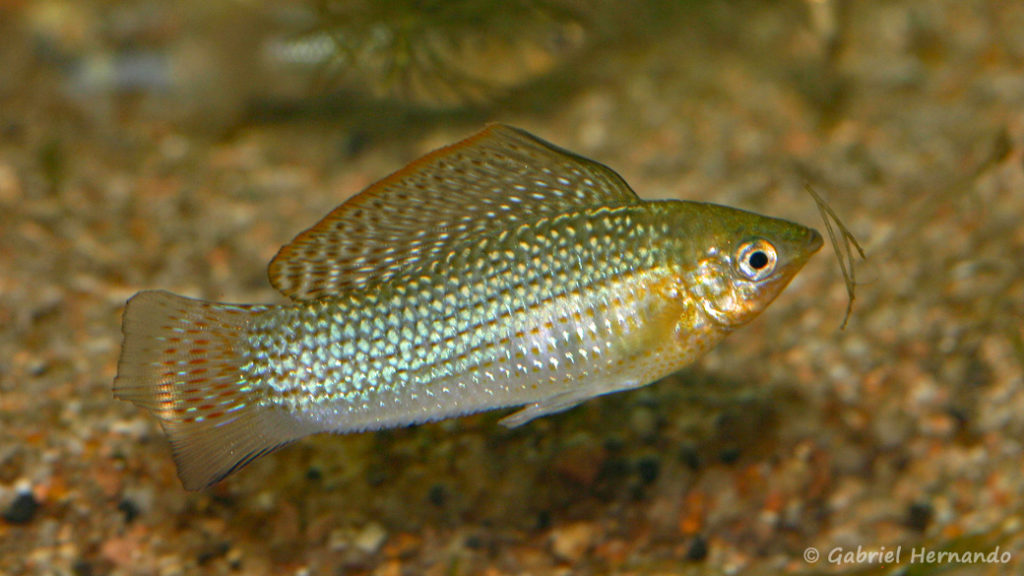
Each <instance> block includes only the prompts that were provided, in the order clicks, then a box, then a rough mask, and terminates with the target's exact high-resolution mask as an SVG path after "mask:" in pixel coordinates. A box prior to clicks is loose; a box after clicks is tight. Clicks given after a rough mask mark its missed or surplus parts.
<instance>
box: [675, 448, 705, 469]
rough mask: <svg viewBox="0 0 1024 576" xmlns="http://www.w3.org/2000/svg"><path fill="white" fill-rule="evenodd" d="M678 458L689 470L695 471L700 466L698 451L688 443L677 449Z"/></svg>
mask: <svg viewBox="0 0 1024 576" xmlns="http://www.w3.org/2000/svg"><path fill="white" fill-rule="evenodd" d="M679 460H680V462H682V463H683V464H686V467H687V468H689V469H690V470H693V471H697V470H698V469H699V468H700V464H701V462H700V453H698V452H697V449H696V448H695V447H693V446H691V445H689V444H687V445H685V446H683V447H682V448H680V449H679Z"/></svg>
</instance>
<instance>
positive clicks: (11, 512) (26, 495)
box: [3, 491, 39, 524]
mask: <svg viewBox="0 0 1024 576" xmlns="http://www.w3.org/2000/svg"><path fill="white" fill-rule="evenodd" d="M38 509H39V502H37V501H36V498H35V496H33V495H32V492H30V491H23V492H19V493H18V495H17V496H15V497H14V501H12V502H11V504H10V506H8V507H7V509H6V510H4V513H3V518H4V520H5V521H7V523H8V524H28V523H29V522H31V521H32V518H33V517H34V516H35V515H36V510H38Z"/></svg>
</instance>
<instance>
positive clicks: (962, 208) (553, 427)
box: [0, 0, 1024, 576]
mask: <svg viewBox="0 0 1024 576" xmlns="http://www.w3.org/2000/svg"><path fill="white" fill-rule="evenodd" d="M817 4H818V3H813V2H812V3H802V2H795V1H794V2H776V3H755V2H745V3H738V4H729V3H710V4H707V5H701V6H697V7H694V8H693V12H692V13H691V12H689V11H683V13H681V14H674V15H673V17H672V18H673V20H672V21H671V22H663V23H661V26H659V27H658V29H657V31H656V32H652V33H651V34H650V35H647V36H646V37H644V35H642V34H636V32H637V31H636V30H633V31H632V32H631V35H630V36H629V37H628V38H623V39H622V40H621V41H619V42H611V41H608V42H605V43H606V45H602V46H598V47H595V48H593V50H592V51H591V53H590V54H589V56H588V57H581V58H580V59H579V60H574V61H573V62H571V63H569V64H568V65H567V68H566V69H565V71H564V72H563V73H564V74H570V75H572V74H575V75H578V76H579V81H578V82H574V83H572V87H571V89H570V88H567V87H562V88H559V89H558V90H556V89H555V88H552V87H548V86H534V87H524V88H522V90H523V96H522V98H520V97H519V96H518V95H517V94H516V93H513V94H511V95H509V96H508V97H507V99H506V100H502V101H500V102H499V103H498V104H496V105H494V106H493V107H491V108H487V109H485V110H483V111H480V110H477V111H475V112H465V111H463V112H459V113H454V114H412V113H395V110H396V109H400V108H394V107H390V106H387V107H375V106H361V107H358V108H354V109H353V110H351V111H346V110H345V109H344V106H341V107H340V108H341V109H340V110H339V106H337V105H336V104H335V105H331V106H328V108H329V110H328V111H324V110H322V109H320V108H318V106H320V104H316V103H313V104H308V108H304V106H306V105H304V104H303V100H302V99H299V100H298V103H297V104H295V103H294V99H295V96H294V95H292V94H288V95H287V97H288V98H292V99H293V108H294V109H297V110H299V111H300V113H294V114H285V115H284V118H279V117H277V116H274V117H273V118H272V119H268V117H267V115H266V114H265V113H262V114H256V115H255V116H252V115H247V114H246V113H245V110H247V109H248V108H247V107H248V106H249V104H251V102H252V101H253V100H254V99H258V96H259V95H260V94H259V91H260V90H261V89H262V88H261V86H263V84H261V82H257V81H251V82H248V83H247V82H246V81H245V80H244V79H243V80H238V78H237V77H235V76H233V75H231V74H228V73H226V72H225V73H223V74H216V73H214V74H209V75H207V76H204V78H205V79H204V81H203V82H205V83H206V84H204V87H205V89H204V90H193V91H188V90H183V91H181V93H179V92H176V87H179V86H178V85H176V84H174V82H175V81H176V80H174V78H177V77H176V76H174V75H169V76H168V78H169V79H170V80H168V82H169V83H170V87H169V88H167V87H161V86H158V85H156V84H152V83H151V84H150V85H145V84H143V85H141V86H136V87H133V88H130V89H129V88H125V87H123V86H122V87H117V86H115V85H113V84H111V83H110V82H108V83H107V84H104V83H103V81H102V80H96V79H95V78H93V77H88V78H93V83H92V84H90V83H89V82H86V81H85V80H83V78H86V77H83V76H81V73H80V71H81V70H82V69H83V66H84V64H82V63H83V62H91V61H92V60H91V59H102V58H104V57H111V54H116V53H123V52H124V51H125V50H128V52H129V53H131V50H136V51H139V52H144V51H146V50H149V49H152V50H153V51H154V53H157V54H172V55H176V56H174V58H177V59H178V60H174V62H175V66H179V65H180V66H186V65H188V64H189V63H191V65H195V66H198V64H197V63H196V61H195V60H189V59H188V58H185V57H184V56H181V54H190V55H193V56H192V57H194V51H195V50H197V49H199V48H201V49H202V50H207V51H209V53H210V58H209V59H208V60H204V59H202V58H200V59H199V62H204V63H207V64H209V66H210V67H211V69H213V70H214V71H215V72H216V70H217V68H216V67H217V66H221V65H225V66H226V65H227V64H223V63H224V62H232V61H233V60H232V59H233V58H235V59H237V58H238V54H237V53H230V52H228V54H227V55H226V56H225V55H224V54H222V53H220V52H217V49H218V47H221V48H222V49H223V50H225V51H228V48H223V46H225V43H223V42H220V41H218V38H217V35H216V34H215V33H214V32H213V31H211V30H210V29H208V28H204V29H199V30H198V31H195V30H193V29H191V28H190V27H189V26H190V22H192V21H191V20H188V19H185V20H183V21H174V20H173V19H172V20H171V23H170V24H167V25H166V26H162V25H156V24H153V23H152V22H151V23H149V24H143V25H140V24H138V22H137V21H135V20H131V19H130V18H129V16H133V15H134V16H138V18H140V19H144V18H146V17H147V16H146V15H147V14H150V16H149V17H153V16H152V14H151V13H152V12H153V10H150V9H151V8H152V6H149V5H147V4H146V3H144V2H143V3H134V4H131V5H126V6H125V7H124V8H123V9H120V10H114V9H110V8H106V9H103V10H101V9H100V8H99V7H97V8H95V9H93V8H89V7H87V6H84V5H78V4H73V3H68V4H63V3H61V2H46V3H35V4H33V3H22V2H2V1H0V327H2V328H0V517H2V519H0V567H2V568H0V571H3V572H4V573H5V574H75V575H102V574H112V575H113V574H118V575H120V574H125V575H127V574H132V575H136V574H153V575H166V576H171V575H176V574H193V573H203V574H375V575H380V576H391V575H406V574H408V575H413V574H433V575H449V574H458V575H464V574H465V575H468V574H488V575H495V576H497V575H505V574H508V575H512V574H605V573H610V574H738V573H743V574H777V573H792V574H821V573H826V574H843V573H856V574H888V573H890V572H891V571H892V570H893V565H894V564H896V561H897V560H898V561H899V562H900V563H902V565H903V566H904V567H906V566H910V565H911V563H913V568H914V570H920V572H913V573H914V574H931V573H938V572H941V573H942V574H1010V573H1017V572H1019V571H1020V570H1022V569H1024V525H1022V523H1021V522H1022V517H1021V513H1022V506H1021V501H1022V498H1024V453H1022V446H1021V442H1022V439H1024V376H1022V374H1024V257H1022V254H1024V226H1022V224H1021V223H1022V221H1024V35H1022V34H1021V33H1020V31H1021V30H1024V5H1022V4H1019V3H1014V2H995V1H992V2H983V1H961V0H948V1H944V2H882V1H878V2H874V1H858V2H849V3H848V4H845V5H844V6H843V7H842V9H841V10H839V11H838V13H837V14H835V16H836V17H837V18H838V19H839V20H838V28H837V29H836V30H835V31H832V30H831V29H830V28H829V27H828V25H827V23H826V24H820V23H819V24H817V25H816V24H815V23H814V20H813V18H811V16H810V12H809V7H810V6H814V5H817ZM822 4H828V3H822ZM188 5H191V4H188ZM72 6H75V8H74V10H72ZM147 6H149V8H147ZM238 6H243V4H239V5H238ZM197 9H198V7H197ZM147 10H150V11H149V12H147ZM69 11H70V12H72V13H73V17H68V16H67V14H68V13H69ZM156 12H157V13H158V14H159V10H157V11H156ZM126 22H127V23H126ZM132 22H135V24H134V25H135V26H141V27H142V28H143V29H144V30H146V31H147V32H146V34H144V35H142V36H143V38H141V39H139V38H135V40H138V41H139V44H137V45H134V48H131V49H128V48H126V47H124V46H121V47H119V50H120V51H121V52H117V50H114V48H112V47H111V44H110V40H109V39H110V36H111V35H114V36H116V34H117V30H119V29H120V28H118V26H121V27H125V26H130V25H132V24H131V23H132ZM72 24H74V25H72ZM147 26H148V27H147ZM210 28H213V29H214V30H216V28H215V27H210ZM257 32H258V31H254V32H253V34H252V35H253V42H256V43H258V42H259V38H260V36H259V34H258V33H257ZM605 33H607V31H606V32H605ZM211 35H212V39H211ZM195 38H200V39H203V42H193V40H194V39H195ZM48 43H49V44H48ZM50 44H53V45H54V46H56V47H58V48H60V50H56V49H55V48H54V46H51V45H50ZM140 46H141V47H140ZM183 46H187V48H188V49H187V50H186V49H185V48H183ZM196 46H198V47H199V48H196ZM231 46H232V48H231V50H237V49H238V48H237V46H235V45H233V44H232V45H231ZM62 51H63V52H62ZM57 53H59V54H63V55H64V57H57V56H55V54H57ZM200 53H203V52H200ZM203 54H205V53H203ZM88 78H86V80H87V79H88ZM262 81H263V82H265V79H263V80H262ZM218 82H220V84H218ZM529 90H533V91H534V92H528V91H529ZM537 91H540V94H541V95H540V96H538V95H537ZM254 93H255V94H256V96H254ZM210 94H220V95H221V96H222V97H219V98H217V99H211V100H206V99H205V98H207V97H209V96H210ZM524 101H528V102H529V104H523V102H524ZM271 120H273V121H271ZM487 120H500V121H503V122H508V123H511V124H514V125H517V126H521V127H523V128H525V129H527V130H530V131H532V132H534V133H536V134H538V135H540V136H542V137H544V138H546V139H548V140H551V141H553V142H556V143H558V144H559V145H562V146H564V147H566V148H568V149H570V150H574V151H576V152H579V153H581V154H583V155H586V156H588V157H591V158H594V159H597V160H599V161H602V162H604V163H606V164H608V165H609V166H611V167H613V168H615V169H616V170H618V171H619V172H620V173H621V174H622V175H623V176H624V177H625V178H626V180H627V181H629V182H630V183H631V185H632V186H633V187H634V188H635V189H636V190H637V191H638V193H639V194H640V195H641V196H644V197H648V198H684V199H693V200H703V201H712V202H717V203H722V204H729V205H734V206H737V207H742V208H745V209H750V210H754V211H758V212H763V213H767V214H771V215H775V216H780V217H785V218H789V219H793V220H796V221H799V222H803V223H805V224H808V225H813V226H819V227H820V219H819V216H818V214H817V211H816V209H815V206H814V203H813V202H812V201H811V199H810V198H809V196H808V195H807V194H806V193H805V192H804V190H803V186H804V184H805V183H810V184H812V185H813V186H814V187H815V188H816V189H817V190H819V191H820V192H821V193H822V194H823V195H824V196H826V197H827V198H828V199H829V200H830V202H831V203H832V206H833V208H834V209H835V210H836V211H837V212H838V214H839V215H840V216H841V217H842V218H843V219H844V220H845V222H846V223H847V225H848V226H849V227H850V228H851V229H852V231H853V232H854V233H855V234H856V235H857V237H858V238H859V239H860V240H861V242H862V244H863V245H864V247H865V249H866V251H867V254H868V259H867V261H866V262H863V263H861V264H860V266H859V268H858V276H857V277H858V280H859V285H858V287H857V301H856V306H855V310H854V315H853V317H852V318H851V319H850V322H849V325H848V326H847V328H846V329H845V330H844V331H839V330H838V327H839V325H840V323H841V321H842V316H843V311H844V308H845V305H846V293H845V288H844V285H843V282H842V277H841V276H840V273H839V268H838V266H837V264H836V262H835V260H834V258H833V255H832V254H831V253H830V248H829V247H826V249H825V250H823V251H822V253H821V254H819V255H818V256H816V257H815V258H814V260H813V261H812V262H811V263H810V264H809V265H808V267H807V268H806V269H805V270H804V271H803V272H802V273H801V275H800V276H799V277H798V278H797V279H796V280H795V281H794V282H793V284H792V285H791V286H790V288H788V289H787V291H786V292H785V293H784V294H783V295H782V296H781V297H780V299H779V300H778V301H777V302H776V303H775V304H773V306H772V307H771V308H770V309H769V310H768V311H767V312H766V313H765V314H764V315H762V316H761V317H760V318H758V319H757V320H756V321H755V322H753V323H752V324H751V325H750V326H748V327H746V328H744V329H743V330H742V331H741V332H738V333H736V334H735V335H733V336H732V337H730V339H729V340H728V341H727V342H726V343H725V344H724V345H722V346H720V347H719V348H717V349H716V350H715V351H714V352H712V353H711V354H710V355H709V356H708V357H706V358H705V359H703V360H702V361H701V362H699V363H698V364H697V365H695V366H694V367H692V368H691V369H689V370H687V371H685V372H684V373H681V374H678V375H676V376H673V377H671V378H668V379H666V380H665V381H663V382H660V383H657V384H654V385H652V386H649V387H647V388H644V389H641V390H638V391H635V392H630V393H624V394H619V395H615V396H613V397H608V398H603V399H598V400H594V401H591V402H588V403H587V404H585V405H584V406H582V407H580V408H577V409H575V410H573V411H571V412H568V413H565V414H561V415H557V416H553V417H549V418H545V419H542V420H539V421H536V422H534V423H531V424H529V425H528V426H525V427H523V428H521V429H515V430H513V431H508V430H506V429H504V428H503V427H500V426H498V425H497V423H496V422H497V420H498V419H499V418H500V417H501V416H502V415H503V414H484V415H478V416H473V417H469V418H464V419H460V420H455V421H448V422H442V423H437V424H431V425H425V426H420V427H416V428H412V429H403V430H396V431H391V432H385V433H378V434H362V435H352V436H345V437H317V438H311V439H308V440H304V441H302V442H300V443H298V444H296V445H294V446H291V447H289V448H287V449H285V450H282V451H280V452H278V453H275V454H273V455H271V456H269V457H266V458H263V459H261V460H259V461H257V462H256V463H254V464H252V465H251V466H249V467H248V468H247V469H245V470H244V471H242V472H240V473H238V474H236V475H234V476H232V477H230V478H229V479H228V480H227V481H225V482H223V483H221V484H219V485H217V486H215V487H214V488H212V489H209V490H206V491H202V492H197V493H190V492H186V491H185V490H183V489H182V487H181V485H180V483H179V481H178V479H177V478H176V476H175V471H174V464H173V462H172V460H171V458H170V454H169V450H168V447H167V445H166V443H165V441H164V439H163V436H162V434H161V432H160V430H159V426H158V425H157V423H156V422H155V421H154V420H153V419H152V418H150V417H148V416H147V415H146V414H145V413H143V412H142V411H140V410H138V409H136V408H135V407H133V406H131V405H129V404H126V403H122V402H118V401H115V400H114V399H113V398H112V396H111V381H112V379H113V377H114V373H115V369H116V363H117V357H118V352H119V349H120V343H121V341H120V339H121V335H120V314H121V311H122V307H123V305H124V302H125V300H126V299H127V298H128V297H130V296H131V295H132V294H133V293H135V292H136V291H139V290H142V289H147V288H162V289H166V290H171V291H173V292H177V293H181V294H185V295H190V296H195V297H202V298H206V299H211V300H218V301H229V302H282V301H283V299H282V297H280V296H279V295H277V294H276V293H275V292H274V291H273V289H272V288H271V287H270V286H269V283H268V282H267V280H266V276H265V270H266V265H267V263H268V262H269V260H270V258H271V257H273V255H274V254H275V253H276V251H277V249H278V248H279V247H280V246H281V245H282V244H283V243H285V242H287V241H288V240H290V239H291V238H292V237H293V236H294V235H295V234H297V233H298V232H300V231H302V230H303V229H305V228H306V227H308V226H309V225H311V224H313V223H314V222H315V221H316V220H317V219H319V218H320V217H321V216H322V215H323V214H325V213H326V212H327V211H328V210H330V209H331V208H332V207H333V206H335V205H336V204H338V203H339V202H340V201H342V200H343V199H344V198H346V197H347V196H349V195H351V194H353V193H355V192H357V191H359V190H360V189H362V188H363V187H365V186H366V185H368V184H370V183H372V182H373V181H374V180H376V179H378V178H380V177H383V176H385V175H387V174H388V173H389V172H391V171H393V170H395V169H397V168H399V167H401V166H402V165H403V164H404V163H405V162H407V161H409V160H411V159H413V158H415V157H416V156H418V155H420V154H422V153H424V152H427V151H429V150H431V149H433V148H436V147H438V146H440V145H443V144H446V143H449V142H452V141H454V140H456V139H458V138H460V137H462V136H465V135H467V134H469V133H472V132H474V131H475V130H476V129H477V128H479V126H480V125H481V124H482V123H483V122H485V121H487ZM812 548H813V549H814V550H815V551H816V552H817V553H818V554H819V556H818V558H817V561H814V562H811V561H808V560H809V559H810V560H814V553H813V552H811V551H810V550H811V549H812ZM858 551H859V552H862V553H863V554H862V555H861V556H858V555H857V552H858ZM871 552H874V553H877V554H876V556H868V555H867V554H868V553H871ZM927 552H934V553H936V554H937V553H939V552H958V553H960V552H969V553H975V552H977V553H981V554H982V556H981V557H980V558H979V557H972V559H973V560H975V562H976V563H960V562H954V561H953V560H951V559H950V558H948V557H947V558H944V559H939V558H938V557H937V556H933V557H932V559H933V560H939V561H934V562H932V563H928V562H925V560H926V556H924V554H925V553H927ZM844 553H850V554H849V555H844ZM886 553H889V556H888V557H886V556H885V554H886ZM897 554H898V555H899V557H898V558H897V557H896V555H897ZM979 559H980V562H979Z"/></svg>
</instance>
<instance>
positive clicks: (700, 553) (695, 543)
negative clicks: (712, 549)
mask: <svg viewBox="0 0 1024 576" xmlns="http://www.w3.org/2000/svg"><path fill="white" fill-rule="evenodd" d="M707 557H708V542H707V540H705V539H704V538H703V537H701V536H695V537H694V538H693V540H691V541H690V547H689V548H687V550H686V559H687V560H689V561H690V562H703V561H704V559H705V558H707Z"/></svg>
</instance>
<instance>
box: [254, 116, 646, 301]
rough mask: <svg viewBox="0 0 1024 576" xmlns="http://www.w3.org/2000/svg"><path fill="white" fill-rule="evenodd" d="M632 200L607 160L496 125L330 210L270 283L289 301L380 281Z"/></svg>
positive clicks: (277, 263) (280, 260) (290, 247)
mask: <svg viewBox="0 0 1024 576" xmlns="http://www.w3.org/2000/svg"><path fill="white" fill-rule="evenodd" d="M635 202H639V198H637V196H636V194H635V193H634V192H633V191H632V190H631V189H630V188H629V186H628V185H627V184H626V183H625V181H623V180H622V178H621V177H619V175H618V174H616V173H615V172H614V171H612V170H611V169H610V168H608V167H607V166H604V165H602V164H598V163H596V162H593V161H590V160H587V159H586V158H582V157H580V156H577V155H575V154H573V153H571V152H568V151H565V150H562V149H560V148H557V147H555V146H554V145H552V144H549V143H547V142H545V141H543V140H541V139H539V138H536V137H535V136H532V135H531V134H529V133H527V132H524V131H522V130H519V129H516V128H512V127H510V126H504V125H501V124H493V125H491V126H488V127H487V128H485V129H484V130H482V131H481V132H479V133H477V134H475V135H474V136H471V137H469V138H467V139H465V140H463V141H461V142H458V143H456V144H452V145H451V146H447V147H445V148H442V149H440V150H437V151H435V152H432V153H430V154H428V155H426V156H424V157H423V158H420V159H419V160H416V161H414V162H413V163H411V164H409V165H408V166H406V167H405V168H403V169H402V170H399V171H398V172H395V173H394V174H392V175H391V176H388V177H387V178H384V179H383V180H381V181H379V182H377V183H376V184H374V185H373V186H370V187H369V188H367V189H366V190H364V191H363V192H361V193H359V194H357V195H356V196H354V197H352V198H351V199H349V200H348V201H347V202H345V203H344V204H342V205H341V206H338V207H337V208H335V209H334V211H332V212H331V213H330V214H328V215H327V216H326V217H325V218H324V219H323V220H321V221H320V222H318V223H317V224H316V225H315V226H313V227H312V228H310V229H309V230H306V231H305V232H303V233H302V234H299V235H298V236H297V237H296V238H295V239H294V240H293V241H292V242H291V243H290V244H287V245H286V246H285V247H284V248H282V249H281V251H280V252H278V254H277V256H276V257H275V258H274V260H273V261H272V262H271V263H270V270H269V274H270V281H271V283H272V284H273V285H274V287H275V288H277V289H278V290H279V291H280V292H281V293H282V294H284V295H286V296H288V297H289V298H291V299H293V300H313V299H317V298H320V297H324V296H330V295H335V294H338V293H340V292H343V291H346V290H351V289H358V288H360V287H363V286H365V285H366V284H367V283H368V282H371V281H374V282H376V281H383V280H386V279H388V278H390V277H392V276H394V275H395V274H397V273H399V272H400V271H402V270H405V269H407V268H410V267H414V266H416V265H417V264H418V263H422V262H425V261H429V259H431V258H432V257H435V256H437V255H438V254H441V253H443V252H444V251H445V250H447V249H449V248H450V247H451V246H453V245H454V244H456V243H458V242H460V241H463V240H465V239H467V238H471V237H476V236H479V235H481V234H489V233H493V232H494V230H495V229H500V228H501V227H505V226H509V225H514V224H516V223H518V222H522V221H524V220H527V219H535V218H539V217H544V216H552V215H555V214H558V213H562V212H567V211H571V210H578V209H581V208H589V207H595V206H621V205H624V204H631V203H635Z"/></svg>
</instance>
